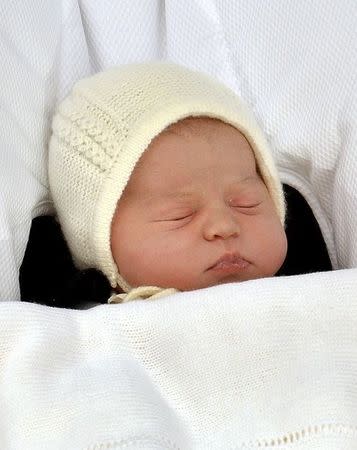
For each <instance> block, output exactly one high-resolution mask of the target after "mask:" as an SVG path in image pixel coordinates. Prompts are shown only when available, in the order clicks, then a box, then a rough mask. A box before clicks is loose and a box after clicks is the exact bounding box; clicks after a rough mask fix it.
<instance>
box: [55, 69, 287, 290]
mask: <svg viewBox="0 0 357 450" xmlns="http://www.w3.org/2000/svg"><path fill="white" fill-rule="evenodd" d="M189 116H208V117H212V118H216V119H220V120H222V121H224V122H227V123H229V124H231V125H233V126H234V127H236V128H237V129H239V130H240V131H241V132H242V133H243V134H244V135H245V137H246V138H247V140H248V141H249V143H250V145H251V147H252V149H253V151H254V153H255V157H256V161H257V165H258V166H259V169H260V173H261V175H262V177H263V180H264V182H265V184H266V186H267V188H268V190H269V192H270V195H271V197H272V199H273V201H274V204H275V207H276V210H277V212H278V214H279V217H280V219H281V222H282V223H284V214H285V205H284V197H283V191H282V186H281V183H280V181H279V177H278V174H277V170H276V168H275V164H274V162H273V159H272V156H271V154H270V150H269V148H268V145H267V142H266V139H265V137H264V134H263V133H262V131H261V129H260V127H259V126H258V124H257V122H256V120H255V119H254V117H253V115H252V113H251V112H250V110H249V109H248V108H247V106H246V105H245V104H244V103H243V102H242V101H241V99H239V98H238V97H237V96H236V95H235V94H234V93H233V92H232V91H231V90H230V89H228V88H227V87H225V86H224V85H222V84H220V83H218V82H217V81H216V80H214V79H212V78H210V77H208V76H207V75H204V74H202V73H198V72H194V71H192V70H188V69H186V68H183V67H180V66H178V65H175V64H171V63H163V62H158V63H142V64H130V65H124V66H120V67H117V68H112V69H109V70H107V71H105V72H101V73H98V74H96V75H94V76H92V77H90V78H87V79H84V80H81V81H79V82H78V83H77V84H76V85H75V86H74V88H73V90H72V92H71V94H70V95H69V96H68V97H67V98H66V99H65V100H64V101H63V102H62V103H61V105H60V107H59V110H58V112H57V114H56V115H55V117H54V121H53V134H52V137H51V141H50V146H49V182H50V190H51V194H52V198H53V201H54V204H55V208H56V212H57V214H58V219H59V222H60V224H61V228H62V231H63V234H64V237H65V239H66V241H67V243H68V246H69V249H70V251H71V254H72V256H73V260H74V263H75V264H76V266H77V267H78V268H80V269H84V268H96V269H99V270H101V271H102V272H103V273H104V275H105V276H106V277H107V278H108V280H109V282H110V284H111V286H112V287H113V288H115V287H117V286H118V285H119V286H120V287H121V288H122V289H123V290H124V291H125V292H129V291H130V289H131V286H129V285H128V283H127V282H126V281H125V280H124V279H123V278H122V277H121V276H120V274H119V273H118V269H117V267H116V265H115V262H114V260H113V257H112V254H111V248H110V234H111V222H112V219H113V216H114V213H115V209H116V205H117V202H118V200H119V199H120V197H121V194H122V192H123V190H124V188H125V186H126V184H127V182H128V180H129V177H130V175H131V173H132V172H133V169H134V167H135V164H136V163H137V161H138V160H139V158H140V156H141V155H142V153H143V152H144V151H145V149H146V148H147V147H148V146H149V144H150V142H151V141H152V139H153V138H154V137H155V136H157V135H158V134H159V133H160V132H161V131H163V130H164V129H165V128H166V127H167V126H169V125H170V124H172V123H174V122H177V121H179V120H180V119H183V118H186V117H189Z"/></svg>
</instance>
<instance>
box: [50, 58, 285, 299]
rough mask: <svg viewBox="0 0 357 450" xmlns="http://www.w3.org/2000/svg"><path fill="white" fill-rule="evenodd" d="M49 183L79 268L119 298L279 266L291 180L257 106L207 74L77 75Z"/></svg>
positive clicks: (63, 108)
mask: <svg viewBox="0 0 357 450" xmlns="http://www.w3.org/2000/svg"><path fill="white" fill-rule="evenodd" d="M49 181H50V189H51V194H52V198H53V201H54V205H55V209H56V212H57V216H58V220H59V222H60V225H61V228H62V231H63V234H64V237H65V239H66V241H67V244H68V246H69V249H70V251H71V255H72V257H73V260H74V262H75V264H76V266H77V267H78V268H80V269H85V268H95V269H97V270H99V271H101V272H102V273H103V274H104V275H105V277H106V278H107V279H108V281H109V283H110V285H111V287H112V295H111V297H110V298H109V299H108V301H109V302H110V303H119V302H125V301H129V300H133V299H136V298H151V299H153V298H158V297H162V296H166V295H170V294H173V293H175V292H177V291H188V290H193V289H201V288H206V287H209V286H214V285H217V284H222V283H231V282H241V281H245V280H251V279H255V278H261V277H270V276H273V275H274V274H276V272H277V271H278V270H279V268H280V267H281V266H282V264H283V262H284V259H285V257H286V252H287V240H286V235H285V231H284V215H285V204H284V196H283V190H282V185H281V183H280V180H279V177H278V174H277V170H276V167H275V165H274V162H273V159H272V156H271V154H270V150H269V148H268V144H267V141H266V139H265V137H264V134H263V132H262V130H261V129H260V127H259V125H258V123H257V121H256V119H255V118H254V117H253V115H252V113H251V111H250V110H249V109H248V107H247V105H246V104H244V102H243V101H242V100H241V99H240V98H238V97H237V96H236V94H235V93H234V92H232V91H231V90H230V89H228V88H227V87H225V86H224V85H222V84H220V83H218V82H217V81H216V80H214V79H212V78H210V77H208V76H207V75H204V74H201V73H198V72H195V71H192V70H188V69H186V68H183V67H180V66H177V65H175V64H171V63H162V62H160V63H144V64H131V65H126V66H121V67H118V68H112V69H109V70H107V71H105V72H102V73H99V74H96V75H94V76H93V77H90V78H88V79H85V80H82V81H80V82H78V83H77V84H76V85H75V87H74V88H73V90H72V92H71V94H70V95H69V97H67V98H66V99H65V100H64V101H63V102H62V104H61V105H60V108H59V111H58V113H57V114H56V116H55V118H54V122H53V135H52V137H51V141H50V151H49Z"/></svg>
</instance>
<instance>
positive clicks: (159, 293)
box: [108, 286, 179, 303]
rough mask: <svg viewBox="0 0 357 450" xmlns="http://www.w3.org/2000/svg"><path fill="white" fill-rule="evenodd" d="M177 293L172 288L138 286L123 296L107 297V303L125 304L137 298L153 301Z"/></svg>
mask: <svg viewBox="0 0 357 450" xmlns="http://www.w3.org/2000/svg"><path fill="white" fill-rule="evenodd" d="M176 292H179V291H178V290H177V289H174V288H160V287H158V286H140V287H137V288H133V289H131V290H130V291H129V292H124V293H123V294H113V295H111V296H110V297H109V299H108V303H127V302H130V301H132V300H136V299H138V298H140V299H145V300H155V299H157V298H162V297H166V296H168V295H172V294H175V293H176Z"/></svg>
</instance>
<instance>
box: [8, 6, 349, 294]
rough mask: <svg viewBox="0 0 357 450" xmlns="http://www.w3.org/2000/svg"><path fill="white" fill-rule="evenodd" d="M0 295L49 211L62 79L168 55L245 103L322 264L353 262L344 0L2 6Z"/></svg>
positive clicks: (15, 289)
mask: <svg viewBox="0 0 357 450" xmlns="http://www.w3.org/2000/svg"><path fill="white" fill-rule="evenodd" d="M0 7H1V24H0V51H1V53H0V54H1V61H3V62H4V64H3V66H2V68H1V71H0V74H1V75H0V76H1V83H0V86H1V88H0V89H1V91H0V101H1V109H0V129H1V132H2V139H1V160H0V163H1V165H0V177H1V178H0V183H1V189H0V211H1V214H0V267H1V274H2V277H1V282H0V299H2V300H18V299H19V285H18V270H19V267H20V264H21V261H22V258H23V254H24V251H25V247H26V243H27V239H28V234H29V229H30V224H31V219H32V218H33V217H34V216H37V215H40V214H44V213H49V212H51V206H50V203H49V202H48V200H49V198H48V190H47V174H46V168H47V167H46V164H47V143H48V139H49V133H50V120H51V117H52V114H53V112H54V110H55V108H56V105H57V104H58V102H59V101H60V100H61V99H62V98H63V97H64V96H65V95H66V94H67V93H68V91H69V89H70V88H71V86H72V85H73V83H74V82H75V81H76V80H78V79H79V78H82V77H84V76H87V75H89V74H91V73H94V72H97V71H99V70H102V69H105V68H106V67H109V66H112V65H118V64H123V63H129V62H134V61H145V60H155V59H169V60H172V61H175V62H178V63H181V64H184V65H187V66H189V67H193V68H196V69H199V70H202V71H206V72H208V73H210V74H211V75H213V76H216V77H217V78H219V79H221V80H222V81H223V82H225V83H226V84H228V85H229V86H230V87H232V88H233V89H234V90H235V91H236V92H238V93H239V94H240V95H242V96H243V97H244V98H245V99H246V100H248V102H249V103H250V104H251V105H252V107H253V108H254V110H255V112H256V114H257V116H258V118H259V119H260V121H261V124H262V126H263V127H264V128H265V130H266V132H267V134H268V136H269V139H270V142H271V144H272V147H273V150H274V153H275V156H276V158H277V161H278V164H279V167H280V171H281V175H282V179H283V181H284V182H288V183H290V184H291V185H292V186H294V187H296V188H298V190H299V191H300V192H301V193H302V194H303V195H304V196H305V197H306V199H307V200H308V202H309V204H310V205H311V207H312V209H313V211H314V213H315V215H316V217H317V219H318V221H319V224H320V227H321V229H322V231H323V234H324V237H325V240H326V242H327V246H328V250H329V253H330V257H331V259H332V263H333V266H334V268H348V267H353V266H355V265H356V261H357V243H356V239H355V238H354V237H355V235H356V232H357V217H356V213H355V211H356V208H357V195H356V193H355V192H356V181H355V180H356V166H357V159H356V158H355V157H354V153H355V150H354V149H355V147H356V139H357V137H356V126H355V124H356V108H357V106H356V105H357V99H356V72H357V64H356V62H357V36H356V34H357V11H356V9H357V7H356V3H355V1H354V0H341V1H340V2H338V3H337V2H335V1H334V0H325V1H321V0H314V1H307V0H306V1H302V2H293V1H288V2H286V1H282V0H273V1H269V2H260V1H258V0H256V1H249V2H245V1H240V0H238V1H233V0H220V1H218V0H217V1H215V0H192V1H182V2H181V1H180V2H175V1H172V0H167V1H165V2H164V1H158V0H157V1H155V0H121V1H114V0H103V1H101V2H100V3H98V2H97V1H96V0H81V1H78V0H62V1H56V2H53V1H50V0H47V1H45V0H21V1H20V0H14V1H12V2H7V1H5V0H2V1H1V2H0Z"/></svg>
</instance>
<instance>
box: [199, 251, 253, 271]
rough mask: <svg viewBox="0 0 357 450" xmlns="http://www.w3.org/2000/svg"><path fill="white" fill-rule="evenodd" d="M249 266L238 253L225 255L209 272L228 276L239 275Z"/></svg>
mask: <svg viewBox="0 0 357 450" xmlns="http://www.w3.org/2000/svg"><path fill="white" fill-rule="evenodd" d="M249 264H250V263H249V262H248V261H247V260H245V259H244V258H241V257H240V256H238V255H237V254H236V253H225V254H224V255H223V256H221V258H219V259H218V260H217V261H216V262H215V263H214V264H213V265H212V266H210V267H209V268H208V269H207V270H212V271H214V272H218V273H227V274H229V273H238V272H242V271H244V270H245V269H246V268H247V267H248V266H249Z"/></svg>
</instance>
